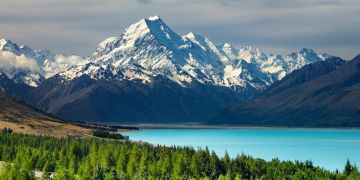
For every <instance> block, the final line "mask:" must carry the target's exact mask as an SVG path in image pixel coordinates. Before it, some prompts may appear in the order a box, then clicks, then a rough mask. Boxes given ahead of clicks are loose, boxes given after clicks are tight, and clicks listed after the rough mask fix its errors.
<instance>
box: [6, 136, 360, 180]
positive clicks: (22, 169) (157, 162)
mask: <svg viewBox="0 0 360 180" xmlns="http://www.w3.org/2000/svg"><path fill="white" fill-rule="evenodd" d="M0 155H1V156H0V160H1V161H5V162H8V163H6V164H5V165H3V166H2V167H1V168H0V179H34V171H33V170H35V169H36V170H39V171H42V172H43V178H44V179H49V178H50V175H51V174H53V172H55V177H54V179H107V180H118V179H125V180H126V179H209V180H210V179H226V180H227V179H230V180H233V179H236V180H238V179H334V180H336V179H344V180H345V179H359V178H360V173H359V171H358V169H357V168H356V166H354V165H351V164H350V162H347V163H346V167H345V170H344V172H343V173H339V172H338V171H335V172H330V171H327V170H324V169H322V168H319V167H315V166H313V164H312V163H311V162H310V161H306V162H298V161H295V162H291V161H280V160H278V159H273V160H272V161H269V162H267V161H265V160H262V159H255V158H252V157H250V156H246V155H244V154H242V155H238V156H237V157H235V158H230V157H229V155H228V154H227V153H226V155H225V156H224V157H222V158H219V157H218V156H217V155H216V154H215V153H214V152H209V150H208V149H207V148H206V149H198V150H194V149H193V148H191V147H165V146H159V145H150V144H139V143H130V142H118V141H109V140H102V139H96V138H89V139H76V138H53V137H41V136H32V135H18V134H1V135H0Z"/></svg>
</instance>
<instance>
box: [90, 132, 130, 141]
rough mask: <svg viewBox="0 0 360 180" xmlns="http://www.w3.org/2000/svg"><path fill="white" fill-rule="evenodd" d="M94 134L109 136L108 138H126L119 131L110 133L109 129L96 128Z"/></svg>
mask: <svg viewBox="0 0 360 180" xmlns="http://www.w3.org/2000/svg"><path fill="white" fill-rule="evenodd" d="M93 136H96V137H101V138H108V139H124V136H123V135H121V134H119V133H110V132H109V131H103V130H94V131H93Z"/></svg>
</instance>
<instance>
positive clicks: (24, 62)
mask: <svg viewBox="0 0 360 180" xmlns="http://www.w3.org/2000/svg"><path fill="white" fill-rule="evenodd" d="M0 68H1V69H5V70H7V69H11V68H16V69H27V70H30V71H37V72H38V71H39V70H40V68H39V66H38V64H37V62H36V60H35V59H32V58H28V57H26V56H24V55H20V56H17V55H16V54H14V53H12V52H8V51H0Z"/></svg>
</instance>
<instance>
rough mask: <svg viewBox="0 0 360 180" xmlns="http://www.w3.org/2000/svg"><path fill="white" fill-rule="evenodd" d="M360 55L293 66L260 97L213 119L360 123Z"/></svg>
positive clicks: (301, 123)
mask: <svg viewBox="0 0 360 180" xmlns="http://www.w3.org/2000/svg"><path fill="white" fill-rule="evenodd" d="M359 92H360V55H359V56H357V57H355V58H354V59H353V60H351V61H349V62H346V61H344V60H342V59H340V58H336V57H333V58H329V59H328V60H326V61H322V62H317V63H313V64H309V65H306V66H304V67H303V68H301V69H299V70H295V71H294V72H292V73H290V74H289V75H288V76H286V77H285V78H283V79H282V80H280V81H278V82H276V83H274V84H273V85H272V86H271V87H270V88H268V90H267V91H266V92H265V93H264V94H263V95H261V96H260V97H257V98H255V99H254V100H251V101H249V102H246V103H243V104H237V105H231V106H228V107H227V108H224V109H223V111H221V113H219V115H218V116H216V118H214V121H212V123H215V124H241V125H250V126H254V125H255V126H292V127H299V126H302V127H304V126H305V127H360V101H359V100H360V93H359Z"/></svg>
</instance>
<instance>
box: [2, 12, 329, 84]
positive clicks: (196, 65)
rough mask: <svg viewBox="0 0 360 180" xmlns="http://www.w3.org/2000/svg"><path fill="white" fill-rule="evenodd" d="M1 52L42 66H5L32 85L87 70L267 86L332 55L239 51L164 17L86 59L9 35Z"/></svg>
mask: <svg viewBox="0 0 360 180" xmlns="http://www.w3.org/2000/svg"><path fill="white" fill-rule="evenodd" d="M0 52H10V53H12V54H13V55H14V56H15V57H23V58H27V59H28V61H26V62H32V64H34V61H35V62H36V63H35V67H37V68H34V67H33V68H30V66H29V67H27V66H24V67H23V66H21V67H20V66H14V67H11V68H10V67H8V68H6V70H5V68H4V67H5V66H2V67H1V70H2V71H3V72H4V73H6V74H8V76H9V77H15V76H16V77H17V76H19V78H18V79H19V81H23V82H25V83H26V84H29V85H31V86H37V85H38V84H39V83H41V81H42V80H43V79H47V78H49V77H51V76H54V75H55V74H58V73H60V76H62V77H64V79H66V80H68V81H69V80H72V79H74V78H77V77H80V76H82V75H84V74H86V75H88V76H89V77H90V78H93V79H106V80H111V79H112V80H116V81H121V80H124V79H126V80H133V79H138V80H141V81H143V82H144V83H146V82H150V81H151V79H152V78H153V77H156V76H162V77H166V78H168V79H170V80H172V81H174V82H176V83H178V84H179V85H181V86H187V85H190V84H192V83H194V82H196V83H201V84H211V85H216V86H224V87H240V88H246V87H251V88H255V89H264V88H266V87H267V86H268V85H270V84H271V83H273V82H274V81H277V80H280V79H281V78H283V77H284V76H285V75H286V74H288V73H290V72H292V71H293V70H295V69H298V68H301V67H302V66H304V65H306V64H309V63H313V62H317V61H322V60H324V59H326V58H328V57H330V56H329V55H327V54H322V55H318V54H316V53H315V52H314V51H313V50H311V49H305V48H304V49H302V50H300V51H299V52H294V53H290V54H289V55H267V54H265V53H263V52H261V51H260V50H259V49H256V48H252V47H251V46H244V47H242V48H240V49H236V48H235V47H233V46H231V45H230V44H228V43H224V44H221V45H216V44H215V43H213V42H212V41H211V40H210V39H208V38H206V37H203V36H200V35H197V34H194V33H192V32H190V33H188V34H186V35H184V36H180V35H178V34H176V33H175V32H174V31H173V30H171V28H170V27H168V26H167V25H166V24H165V23H164V22H163V21H162V19H161V18H160V17H159V16H153V17H149V18H146V19H142V20H140V21H139V22H137V23H135V24H132V25H130V26H129V27H128V28H127V29H126V30H125V31H124V32H123V33H122V34H121V35H120V36H118V37H110V38H107V39H105V40H104V41H103V42H101V43H100V44H99V45H98V47H97V49H96V51H95V52H94V53H93V54H92V55H91V56H90V57H89V58H88V59H86V60H85V59H84V58H82V57H79V56H64V55H54V54H52V53H50V52H49V51H47V50H32V49H31V48H30V47H27V46H20V47H19V46H17V45H16V44H14V43H12V42H11V41H9V40H4V39H2V40H0ZM15 59H16V58H15ZM20 59H21V58H20ZM1 61H3V60H1ZM25 64H26V63H25Z"/></svg>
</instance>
